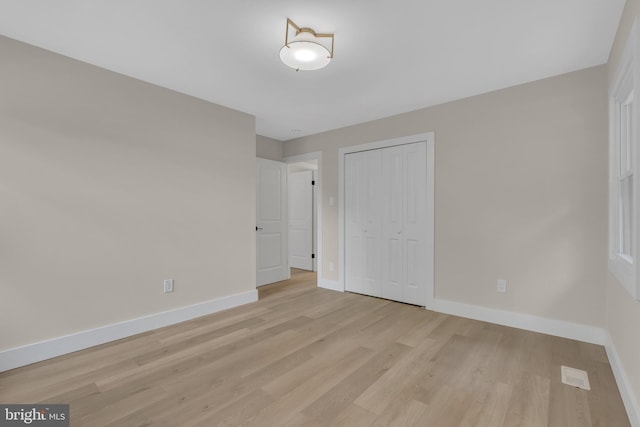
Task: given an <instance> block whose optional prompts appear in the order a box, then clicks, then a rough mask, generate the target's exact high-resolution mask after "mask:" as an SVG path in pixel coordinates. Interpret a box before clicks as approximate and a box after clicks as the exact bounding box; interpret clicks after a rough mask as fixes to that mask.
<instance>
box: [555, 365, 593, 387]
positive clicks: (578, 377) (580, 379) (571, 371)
mask: <svg viewBox="0 0 640 427" xmlns="http://www.w3.org/2000/svg"><path fill="white" fill-rule="evenodd" d="M560 372H561V374H562V382H563V383H564V384H567V385H570V386H572V387H578V388H581V389H583V390H591V385H590V384H589V376H588V375H587V372H586V371H583V370H580V369H576V368H570V367H568V366H564V365H563V366H561V367H560Z"/></svg>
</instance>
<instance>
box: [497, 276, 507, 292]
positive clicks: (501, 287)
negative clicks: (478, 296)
mask: <svg viewBox="0 0 640 427" xmlns="http://www.w3.org/2000/svg"><path fill="white" fill-rule="evenodd" d="M496 291H498V292H502V293H504V292H507V281H506V280H503V279H498V284H497V285H496Z"/></svg>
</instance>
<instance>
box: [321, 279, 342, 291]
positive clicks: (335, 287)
mask: <svg viewBox="0 0 640 427" xmlns="http://www.w3.org/2000/svg"><path fill="white" fill-rule="evenodd" d="M318 287H319V288H324V289H330V290H332V291H338V292H344V289H342V288H341V287H340V283H339V282H336V281H335V280H327V279H323V278H321V277H318Z"/></svg>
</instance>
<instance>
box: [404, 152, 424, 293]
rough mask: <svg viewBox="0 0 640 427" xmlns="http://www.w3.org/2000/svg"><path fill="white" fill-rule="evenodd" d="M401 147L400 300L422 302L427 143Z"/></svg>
mask: <svg viewBox="0 0 640 427" xmlns="http://www.w3.org/2000/svg"><path fill="white" fill-rule="evenodd" d="M403 148H404V164H405V169H404V172H405V173H404V179H405V183H404V188H405V193H404V196H405V201H404V218H403V236H404V240H403V242H404V245H403V246H404V251H405V256H404V271H405V281H404V286H403V299H402V300H401V301H403V302H406V303H410V304H417V305H424V304H425V302H426V299H427V295H426V289H427V285H426V283H427V271H426V267H425V265H426V263H425V262H424V261H423V260H424V259H426V243H427V242H426V238H427V237H426V236H427V229H426V218H427V202H426V201H427V161H426V158H427V157H426V156H427V145H426V143H424V142H421V143H416V144H409V145H406V146H404V147H403Z"/></svg>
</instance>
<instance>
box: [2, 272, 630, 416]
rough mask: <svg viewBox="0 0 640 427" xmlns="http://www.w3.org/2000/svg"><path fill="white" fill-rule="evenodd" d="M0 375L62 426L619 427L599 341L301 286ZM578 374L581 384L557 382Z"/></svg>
mask: <svg viewBox="0 0 640 427" xmlns="http://www.w3.org/2000/svg"><path fill="white" fill-rule="evenodd" d="M259 294H260V300H259V301H258V302H257V303H252V304H248V305H245V306H242V307H238V308H235V309H231V310H227V311H224V312H220V313H216V314H213V315H209V316H206V317H201V318H198V319H195V320H192V321H189V322H185V323H181V324H178V325H174V326H170V327H166V328H163V329H159V330H155V331H152V332H148V333H144V334H141V335H137V336H134V337H131V338H127V339H123V340H120V341H116V342H113V343H109V344H105V345H101V346H98V347H94V348H91V349H88V350H84V351H80V352H77V353H74V354H69V355H66V356H62V357H59V358H56V359H52V360H49V361H45V362H41V363H37V364H34V365H31V366H27V367H24V368H20V369H15V370H13V371H9V372H5V373H1V374H0V402H2V403H38V402H43V403H69V404H71V425H72V426H118V427H125V426H167V427H182V426H238V425H243V426H305V427H312V426H366V427H372V426H430V427H448V426H456V427H463V426H464V427H471V426H484V427H501V426H508V427H516V426H554V427H578V426H602V427H625V426H629V422H628V420H627V417H626V414H625V410H624V407H623V404H622V401H621V398H620V394H619V392H618V389H617V388H616V384H615V381H614V379H613V375H612V372H611V368H610V366H609V363H608V361H607V356H606V354H605V351H604V349H603V348H602V347H600V346H596V345H591V344H585V343H581V342H577V341H572V340H567V339H562V338H556V337H552V336H548V335H542V334H537V333H532V332H526V331H522V330H518V329H513V328H507V327H503V326H497V325H492V324H489V323H484V322H478V321H474V320H468V319H463V318H460V317H455V316H448V315H444V314H438V313H434V312H430V311H427V310H425V309H422V308H419V307H414V306H411V305H405V304H400V303H395V302H391V301H386V300H383V299H377V298H371V297H367V296H361V295H356V294H350V293H344V294H343V293H339V292H334V291H329V290H325V289H318V288H316V286H315V275H314V274H313V273H308V272H302V271H295V274H294V275H293V278H292V280H290V281H286V282H280V283H278V284H274V285H269V286H266V287H262V288H260V290H259ZM560 365H568V366H571V367H575V368H578V369H583V370H586V371H587V372H588V373H589V379H590V381H591V387H592V390H591V391H585V390H580V389H577V388H573V387H570V386H567V385H564V384H562V383H561V382H560Z"/></svg>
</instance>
